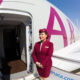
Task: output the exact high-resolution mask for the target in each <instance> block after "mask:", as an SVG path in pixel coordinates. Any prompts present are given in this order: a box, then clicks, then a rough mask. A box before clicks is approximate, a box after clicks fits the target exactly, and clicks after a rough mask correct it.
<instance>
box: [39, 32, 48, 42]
mask: <svg viewBox="0 0 80 80" xmlns="http://www.w3.org/2000/svg"><path fill="white" fill-rule="evenodd" d="M39 38H40V40H41V41H44V40H46V38H47V35H46V34H45V32H42V33H39Z"/></svg>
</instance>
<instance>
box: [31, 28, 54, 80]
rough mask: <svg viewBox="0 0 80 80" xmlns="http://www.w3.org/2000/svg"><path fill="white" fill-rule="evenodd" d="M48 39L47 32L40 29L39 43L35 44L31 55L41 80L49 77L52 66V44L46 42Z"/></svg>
mask: <svg viewBox="0 0 80 80" xmlns="http://www.w3.org/2000/svg"><path fill="white" fill-rule="evenodd" d="M48 37H49V35H48V32H47V30H46V29H40V30H39V38H40V41H38V42H36V43H35V45H34V49H33V53H32V57H33V60H34V62H35V64H36V67H37V71H38V73H39V76H40V79H41V80H45V79H46V78H48V77H49V74H50V70H51V66H52V59H51V57H52V54H53V43H52V42H50V41H48V40H47V39H48Z"/></svg>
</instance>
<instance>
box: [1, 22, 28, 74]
mask: <svg viewBox="0 0 80 80" xmlns="http://www.w3.org/2000/svg"><path fill="white" fill-rule="evenodd" d="M2 26H3V27H1V29H2V30H1V32H2V36H3V50H4V58H3V65H2V66H3V74H4V75H6V74H13V73H17V72H21V71H24V70H26V69H27V62H26V44H25V43H26V32H25V26H24V24H19V25H16V26H13V25H2ZM5 26H6V27H5Z"/></svg>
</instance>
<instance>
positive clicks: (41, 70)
mask: <svg viewBox="0 0 80 80" xmlns="http://www.w3.org/2000/svg"><path fill="white" fill-rule="evenodd" d="M36 67H37V71H38V74H39V76H41V77H44V78H47V77H49V75H50V71H51V66H45V67H44V68H39V67H38V66H36Z"/></svg>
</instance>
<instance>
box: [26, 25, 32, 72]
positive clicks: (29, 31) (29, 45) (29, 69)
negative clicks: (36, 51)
mask: <svg viewBox="0 0 80 80" xmlns="http://www.w3.org/2000/svg"><path fill="white" fill-rule="evenodd" d="M26 53H27V54H26V55H27V72H32V60H31V59H32V58H31V53H32V27H31V25H27V26H26Z"/></svg>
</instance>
